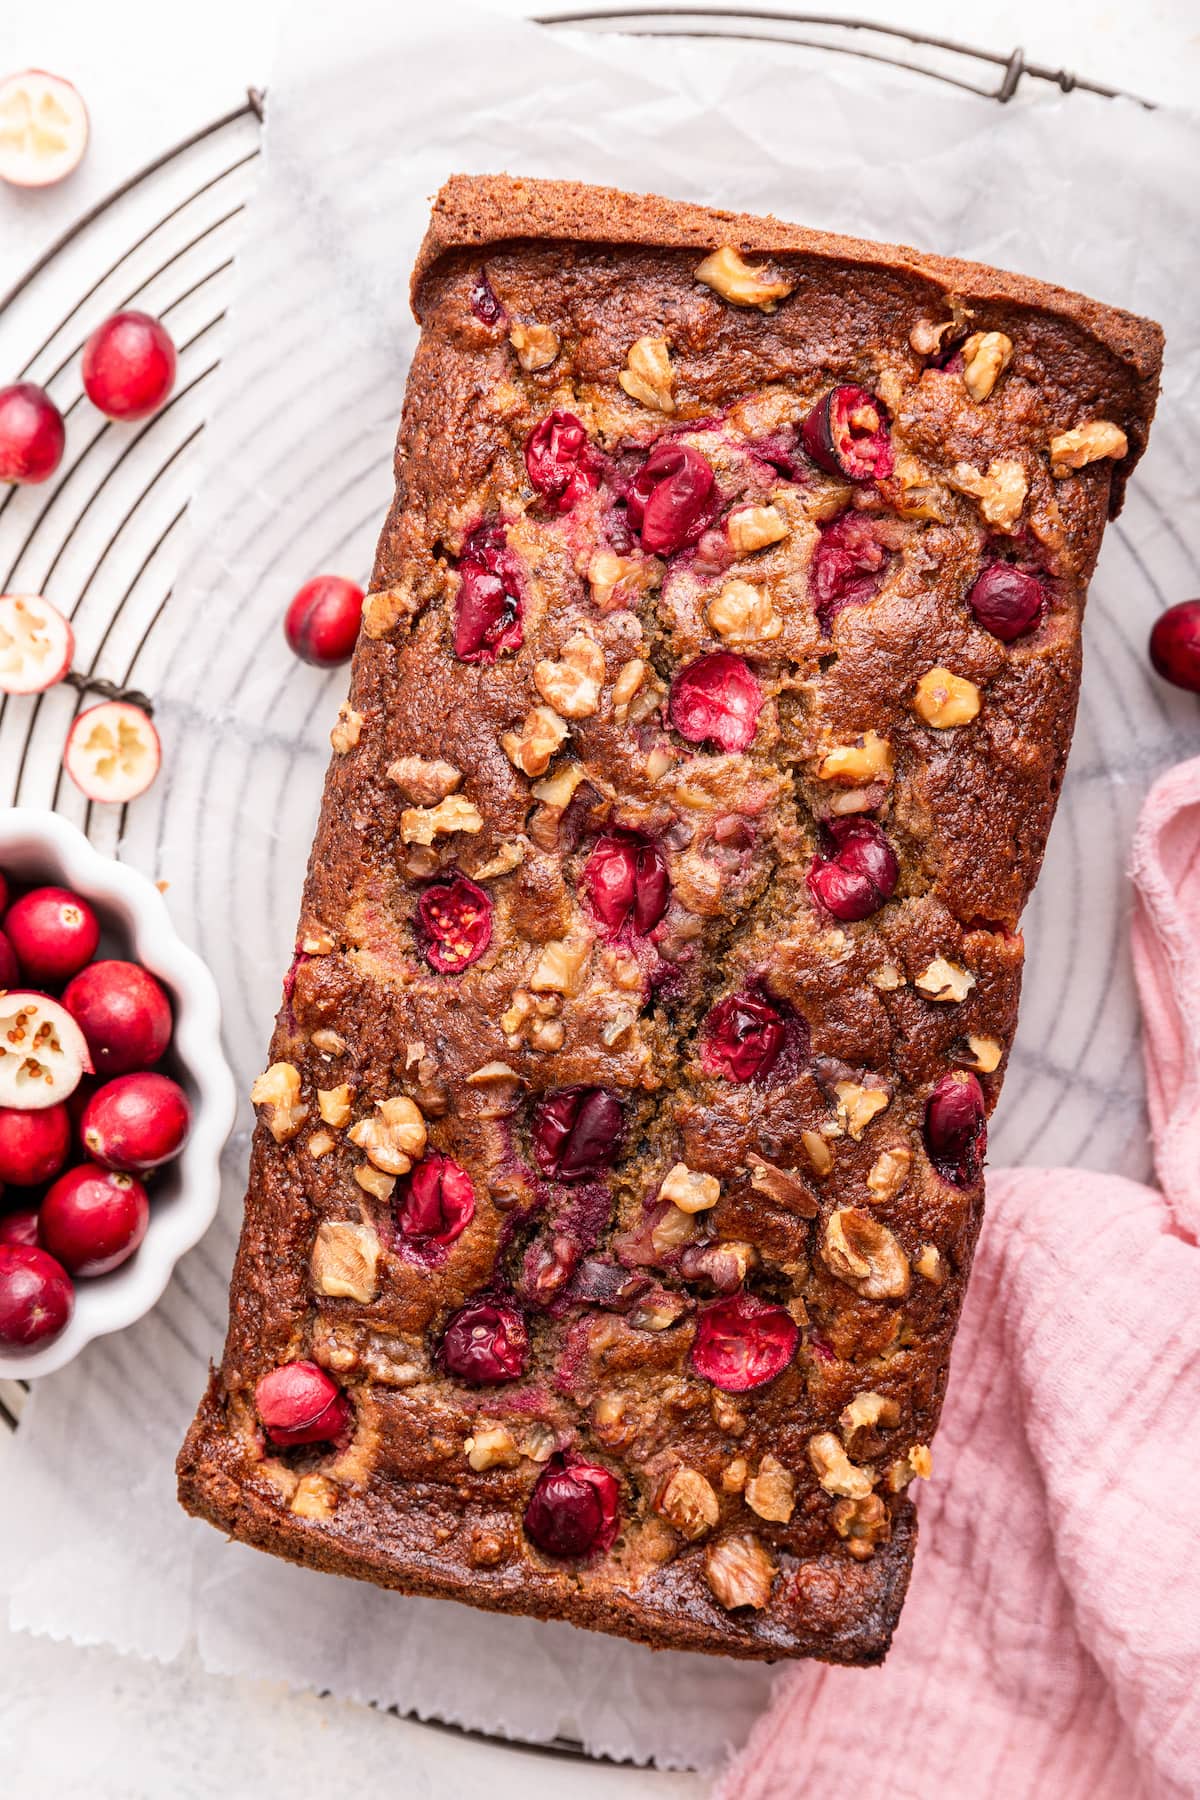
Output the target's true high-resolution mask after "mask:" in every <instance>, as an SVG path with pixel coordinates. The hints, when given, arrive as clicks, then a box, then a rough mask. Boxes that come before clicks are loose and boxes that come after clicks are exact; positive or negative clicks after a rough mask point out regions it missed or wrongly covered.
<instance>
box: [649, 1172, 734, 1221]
mask: <svg viewBox="0 0 1200 1800" xmlns="http://www.w3.org/2000/svg"><path fill="white" fill-rule="evenodd" d="M658 1197H659V1199H660V1200H672V1201H674V1203H675V1205H676V1206H677V1207H678V1208H679V1210H680V1212H685V1213H698V1212H707V1211H708V1209H709V1207H710V1206H715V1205H716V1204H717V1201H718V1200H719V1199H720V1198H721V1184H720V1182H719V1181H718V1180H717V1178H716V1176H715V1175H703V1174H701V1172H700V1171H699V1170H698V1169H689V1168H688V1166H687V1164H686V1163H676V1164H675V1167H674V1168H673V1169H670V1170H668V1172H667V1175H666V1178H665V1180H664V1181H663V1184H662V1186H661V1187H660V1188H659V1190H658Z"/></svg>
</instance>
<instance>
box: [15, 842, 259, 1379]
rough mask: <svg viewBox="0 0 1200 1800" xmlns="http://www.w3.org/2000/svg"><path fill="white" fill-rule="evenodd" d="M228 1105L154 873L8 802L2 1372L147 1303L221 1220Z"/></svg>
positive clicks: (208, 1008)
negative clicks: (216, 1218) (216, 1219)
mask: <svg viewBox="0 0 1200 1800" xmlns="http://www.w3.org/2000/svg"><path fill="white" fill-rule="evenodd" d="M235 1105H236V1100H235V1091H234V1083H233V1077H232V1074H231V1073H230V1070H229V1067H228V1065H227V1064H226V1062H225V1058H224V1055H223V1052H222V1049H221V1038H220V1008H219V1005H218V1001H217V991H216V986H215V984H214V982H213V979H212V976H211V975H210V974H209V972H208V970H207V969H206V968H205V966H204V964H203V963H202V962H201V961H200V959H199V957H197V956H196V955H195V954H194V952H193V951H191V950H189V949H188V948H187V947H186V945H185V944H184V943H183V942H182V941H181V940H180V938H179V937H178V936H177V935H176V933H175V929H174V927H173V925H172V924H171V920H170V916H169V914H168V912H167V908H166V903H165V901H164V900H163V897H162V895H161V893H160V892H159V891H158V889H157V888H156V887H155V885H154V883H153V882H152V881H150V880H148V879H147V877H146V876H144V875H142V874H140V873H139V872H138V871H137V870H136V869H133V868H130V867H129V866H128V865H127V864H124V863H119V862H114V861H113V860H111V859H110V858H109V857H106V856H102V855H101V854H100V853H99V851H97V850H95V849H94V848H93V847H92V845H91V844H90V843H89V842H88V840H87V839H86V838H85V837H84V836H83V835H82V833H80V832H79V831H77V830H76V829H75V827H74V826H73V825H70V824H68V823H67V821H66V820H65V819H62V818H59V817H58V815H57V814H55V813H46V812H38V811H35V810H32V809H27V808H13V809H11V810H8V811H0V1375H6V1376H9V1377H21V1378H26V1377H29V1376H33V1375H46V1374H49V1373H50V1372H51V1371H52V1370H54V1369H60V1368H62V1367H63V1365H64V1364H65V1363H68V1362H70V1361H71V1359H72V1358H73V1357H74V1356H76V1355H77V1354H78V1352H79V1351H80V1350H81V1349H82V1348H83V1346H84V1345H85V1344H87V1343H88V1342H90V1340H91V1339H92V1338H95V1337H101V1336H103V1335H105V1334H106V1333H107V1332H110V1331H119V1330H120V1329H121V1328H122V1327H123V1326H125V1325H131V1324H132V1323H133V1322H134V1320H136V1319H140V1318H141V1317H142V1316H143V1314H145V1313H147V1312H148V1311H149V1310H150V1308H151V1307H152V1306H153V1305H154V1303H155V1302H156V1300H157V1299H158V1298H159V1296H160V1294H161V1293H162V1291H163V1289H164V1288H165V1286H166V1284H167V1281H168V1280H169V1278H170V1275H171V1271H172V1269H173V1268H174V1267H175V1264H176V1262H177V1261H178V1259H179V1258H180V1257H181V1256H182V1255H183V1253H184V1251H186V1250H190V1249H191V1247H192V1246H193V1245H194V1244H195V1243H197V1242H198V1241H199V1239H200V1238H201V1237H202V1236H203V1234H204V1232H205V1231H206V1230H207V1229H208V1227H209V1225H210V1224H211V1223H212V1220H213V1217H214V1214H215V1213H216V1209H217V1200H218V1197H219V1192H220V1167H219V1164H220V1155H221V1150H222V1147H223V1145H224V1143H225V1139H226V1138H227V1136H228V1135H229V1131H230V1128H231V1126H232V1124H233V1118H234V1111H235Z"/></svg>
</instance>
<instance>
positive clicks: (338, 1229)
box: [310, 1219, 380, 1306]
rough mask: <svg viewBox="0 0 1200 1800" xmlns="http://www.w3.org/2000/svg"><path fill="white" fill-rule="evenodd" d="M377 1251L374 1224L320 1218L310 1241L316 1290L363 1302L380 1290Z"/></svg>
mask: <svg viewBox="0 0 1200 1800" xmlns="http://www.w3.org/2000/svg"><path fill="white" fill-rule="evenodd" d="M379 1255H380V1246H379V1238H378V1236H377V1235H376V1232H375V1228H374V1226H371V1225H354V1224H351V1223H350V1222H349V1221H348V1220H342V1219H323V1220H322V1221H321V1223H320V1225H318V1226H317V1235H316V1239H315V1241H314V1243H313V1251H312V1261H311V1264H310V1268H311V1271H312V1279H313V1286H314V1287H315V1288H316V1289H317V1290H318V1292H319V1293H322V1294H330V1295H333V1296H335V1297H337V1298H340V1299H346V1300H358V1301H359V1302H361V1304H362V1305H363V1306H366V1305H368V1304H369V1303H370V1302H371V1301H372V1300H374V1299H375V1297H376V1295H377V1294H378V1293H379V1279H378V1268H379Z"/></svg>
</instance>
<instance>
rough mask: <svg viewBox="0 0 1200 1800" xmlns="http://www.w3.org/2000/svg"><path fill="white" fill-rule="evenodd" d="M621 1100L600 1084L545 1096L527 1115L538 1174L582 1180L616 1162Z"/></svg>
mask: <svg viewBox="0 0 1200 1800" xmlns="http://www.w3.org/2000/svg"><path fill="white" fill-rule="evenodd" d="M624 1122H625V1121H624V1113H623V1112H622V1109H621V1102H620V1101H619V1100H618V1099H617V1097H616V1095H615V1094H610V1093H609V1092H608V1090H607V1089H606V1088H601V1087H583V1086H576V1087H564V1088H558V1089H557V1090H556V1092H554V1093H552V1094H547V1095H546V1097H545V1099H544V1100H543V1101H542V1102H541V1104H540V1105H539V1106H538V1109H537V1111H536V1112H535V1114H534V1117H533V1125H532V1127H531V1135H532V1138H533V1154H534V1156H535V1158H536V1160H537V1165H538V1168H539V1169H540V1170H541V1171H542V1173H543V1175H549V1176H551V1177H552V1178H553V1179H554V1180H556V1181H582V1180H583V1179H584V1177H585V1176H589V1175H598V1174H599V1173H600V1171H601V1170H602V1169H609V1168H611V1167H612V1165H613V1163H615V1162H616V1160H617V1157H618V1156H619V1154H620V1150H621V1132H622V1128H623V1126H624Z"/></svg>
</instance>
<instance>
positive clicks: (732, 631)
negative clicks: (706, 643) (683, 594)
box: [704, 581, 783, 644]
mask: <svg viewBox="0 0 1200 1800" xmlns="http://www.w3.org/2000/svg"><path fill="white" fill-rule="evenodd" d="M704 616H705V618H706V619H707V620H708V622H709V624H710V625H711V626H712V628H713V630H714V631H715V632H716V634H717V636H718V637H722V638H724V639H725V642H726V643H727V644H763V643H766V642H767V641H768V640H769V639H770V638H777V637H778V636H779V634H780V632H781V631H782V630H783V620H782V619H781V618H780V617H779V614H778V613H777V612H776V611H775V609H774V607H773V606H772V605H771V596H770V594H768V593H767V591H766V589H765V588H757V587H752V586H751V584H750V583H749V582H748V581H727V582H726V583H725V586H724V587H723V588H722V589H721V591H720V593H719V594H718V595H717V596H716V598H715V599H714V600H710V601H709V603H708V607H707V610H706V612H705V615H704Z"/></svg>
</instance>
